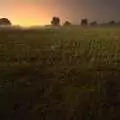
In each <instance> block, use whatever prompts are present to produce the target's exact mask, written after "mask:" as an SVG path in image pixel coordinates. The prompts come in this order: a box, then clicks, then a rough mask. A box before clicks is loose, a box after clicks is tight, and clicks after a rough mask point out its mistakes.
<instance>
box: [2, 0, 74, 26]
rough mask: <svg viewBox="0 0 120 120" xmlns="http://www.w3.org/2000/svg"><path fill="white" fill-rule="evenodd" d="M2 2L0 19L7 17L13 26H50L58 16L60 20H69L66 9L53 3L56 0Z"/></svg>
mask: <svg viewBox="0 0 120 120" xmlns="http://www.w3.org/2000/svg"><path fill="white" fill-rule="evenodd" d="M5 1H6V3H7V4H6V3H5V2H3V5H2V8H0V9H1V10H2V11H0V17H7V18H9V19H10V20H11V22H12V23H13V24H14V25H21V26H34V25H46V24H50V21H51V19H52V17H53V16H59V17H60V18H61V19H62V20H71V15H72V13H71V14H69V13H70V11H72V10H69V13H68V11H67V7H69V6H66V5H65V6H64V5H62V6H61V5H59V3H57V2H54V1H57V0H26V2H24V1H23V0H21V1H20V0H5ZM18 1H19V2H18Z"/></svg>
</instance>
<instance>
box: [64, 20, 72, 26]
mask: <svg viewBox="0 0 120 120" xmlns="http://www.w3.org/2000/svg"><path fill="white" fill-rule="evenodd" d="M70 25H72V24H71V22H69V21H65V22H64V24H63V26H70Z"/></svg>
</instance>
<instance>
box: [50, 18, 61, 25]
mask: <svg viewBox="0 0 120 120" xmlns="http://www.w3.org/2000/svg"><path fill="white" fill-rule="evenodd" d="M51 24H52V25H53V26H60V18H59V17H53V18H52V21H51Z"/></svg>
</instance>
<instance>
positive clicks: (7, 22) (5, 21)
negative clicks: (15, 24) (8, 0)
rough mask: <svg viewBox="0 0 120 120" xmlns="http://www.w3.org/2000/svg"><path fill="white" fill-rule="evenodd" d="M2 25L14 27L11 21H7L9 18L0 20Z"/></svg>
mask: <svg viewBox="0 0 120 120" xmlns="http://www.w3.org/2000/svg"><path fill="white" fill-rule="evenodd" d="M0 25H7V26H8V25H9V26H10V25H12V23H11V22H10V20H9V19H7V18H1V19H0Z"/></svg>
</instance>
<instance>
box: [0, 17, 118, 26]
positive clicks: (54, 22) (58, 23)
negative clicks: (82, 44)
mask: <svg viewBox="0 0 120 120" xmlns="http://www.w3.org/2000/svg"><path fill="white" fill-rule="evenodd" d="M115 24H120V23H116V22H115V21H114V20H111V21H109V22H108V23H106V24H104V25H115ZM11 25H12V23H11V21H10V20H9V19H8V18H1V19H0V26H11ZM51 25H52V26H61V19H60V18H59V17H56V16H54V17H53V18H52V20H51ZM71 25H72V23H71V22H70V21H65V22H64V23H63V25H62V26H71ZM80 25H81V26H88V25H90V26H96V25H98V23H97V21H92V22H90V23H89V21H88V19H87V18H84V19H81V22H80Z"/></svg>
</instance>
